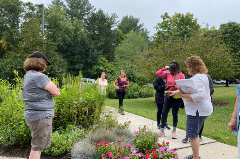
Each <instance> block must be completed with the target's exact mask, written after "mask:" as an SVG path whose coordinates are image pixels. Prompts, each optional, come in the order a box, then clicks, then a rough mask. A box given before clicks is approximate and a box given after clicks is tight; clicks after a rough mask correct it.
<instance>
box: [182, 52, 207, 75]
mask: <svg viewBox="0 0 240 159" xmlns="http://www.w3.org/2000/svg"><path fill="white" fill-rule="evenodd" d="M185 64H186V65H187V67H188V71H189V73H190V74H191V75H195V74H197V73H205V74H207V73H208V69H207V67H206V65H205V63H204V62H203V60H202V59H201V57H199V56H191V57H188V58H187V59H186V61H185Z"/></svg>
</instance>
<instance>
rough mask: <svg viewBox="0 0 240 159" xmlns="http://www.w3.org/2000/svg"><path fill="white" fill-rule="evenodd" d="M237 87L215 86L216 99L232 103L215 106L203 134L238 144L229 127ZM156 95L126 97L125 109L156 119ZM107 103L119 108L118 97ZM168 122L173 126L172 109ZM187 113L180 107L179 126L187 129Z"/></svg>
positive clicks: (214, 97) (231, 143)
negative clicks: (150, 96)
mask: <svg viewBox="0 0 240 159" xmlns="http://www.w3.org/2000/svg"><path fill="white" fill-rule="evenodd" d="M236 88H237V87H215V88H214V89H215V92H214V95H213V100H214V101H224V102H229V103H230V104H229V105H228V106H225V107H215V108H214V112H213V113H212V115H210V116H209V117H208V118H207V119H206V121H205V126H204V130H203V134H202V135H203V136H206V137H208V138H211V139H214V140H217V141H219V142H222V143H225V144H228V145H232V146H237V135H233V134H232V133H231V132H230V130H229V129H228V126H227V124H228V122H229V121H230V119H231V115H232V111H233V108H234V104H235V100H236ZM154 100H155V99H154V97H152V98H138V99H125V100H124V102H123V103H124V110H126V111H127V112H130V113H133V114H136V115H139V116H142V117H145V118H148V119H152V120H156V114H157V108H156V107H154V106H153V104H154ZM106 105H109V106H111V107H114V108H118V99H108V100H107V101H106ZM168 116H169V117H168V124H169V125H171V126H172V113H171V110H170V112H169V114H168ZM186 117H187V116H186V113H185V110H184V109H180V110H179V113H178V120H179V121H178V128H180V129H183V130H186Z"/></svg>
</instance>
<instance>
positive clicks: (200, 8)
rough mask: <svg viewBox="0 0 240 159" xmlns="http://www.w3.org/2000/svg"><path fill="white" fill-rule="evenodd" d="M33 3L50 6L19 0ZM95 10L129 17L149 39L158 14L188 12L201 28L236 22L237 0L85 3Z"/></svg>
mask: <svg viewBox="0 0 240 159" xmlns="http://www.w3.org/2000/svg"><path fill="white" fill-rule="evenodd" d="M22 1H24V2H28V1H30V2H32V3H34V4H40V3H43V4H45V5H47V4H50V3H51V0H22ZM89 2H90V3H91V4H92V5H93V6H94V7H95V8H96V9H100V8H101V9H102V10H103V11H104V12H105V13H108V14H112V13H116V14H117V16H118V21H120V20H121V19H122V17H123V16H126V15H133V16H134V17H136V18H139V19H140V23H143V24H144V27H145V28H147V30H148V31H150V34H149V35H150V36H153V35H154V33H156V30H155V28H154V26H156V25H157V23H159V22H162V19H161V17H160V16H161V15H163V14H164V13H165V12H167V13H168V14H169V15H170V16H172V15H174V14H175V13H183V14H186V13H187V12H190V13H191V14H193V15H194V18H197V19H198V24H200V25H201V26H202V27H205V26H206V24H208V25H209V27H212V26H215V27H216V28H217V29H218V28H219V27H220V24H224V23H227V22H229V21H232V22H237V23H240V8H239V7H240V0H222V1H221V0H89Z"/></svg>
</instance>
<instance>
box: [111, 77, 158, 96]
mask: <svg viewBox="0 0 240 159" xmlns="http://www.w3.org/2000/svg"><path fill="white" fill-rule="evenodd" d="M129 85H130V86H129V87H127V90H126V94H125V99H132V98H148V97H153V92H154V89H153V87H145V86H140V85H138V84H137V83H133V82H131V81H130V84H129ZM107 97H108V98H110V99H118V96H117V93H116V88H115V87H114V86H113V84H112V83H109V84H108V87H107Z"/></svg>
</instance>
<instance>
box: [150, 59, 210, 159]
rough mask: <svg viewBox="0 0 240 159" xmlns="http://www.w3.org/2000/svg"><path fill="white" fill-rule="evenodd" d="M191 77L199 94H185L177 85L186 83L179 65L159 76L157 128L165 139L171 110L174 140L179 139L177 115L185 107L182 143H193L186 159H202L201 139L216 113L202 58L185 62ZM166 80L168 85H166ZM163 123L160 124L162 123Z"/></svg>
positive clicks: (157, 80)
mask: <svg viewBox="0 0 240 159" xmlns="http://www.w3.org/2000/svg"><path fill="white" fill-rule="evenodd" d="M185 64H186V66H187V70H188V73H189V75H190V77H191V79H192V80H193V83H194V85H195V89H196V93H193V94H184V92H182V90H181V89H179V88H178V87H177V85H176V80H179V79H185V75H184V74H183V73H181V70H180V67H179V64H178V62H177V61H175V60H173V61H172V62H171V63H170V66H168V67H165V68H162V69H160V70H159V71H157V72H156V75H158V77H157V78H156V81H155V83H154V88H155V89H156V94H155V102H156V103H157V107H158V112H157V126H158V128H159V129H160V133H159V135H160V136H165V133H164V128H165V127H166V126H167V116H168V112H169V110H170V108H172V116H173V131H172V135H171V137H172V139H176V138H177V134H176V127H177V123H178V111H179V108H180V106H182V105H184V107H185V111H186V114H187V122H186V138H185V139H183V142H184V143H185V142H188V141H190V143H191V147H192V151H193V154H192V155H189V156H187V157H185V159H199V158H200V157H199V145H200V144H199V142H200V139H199V136H201V132H202V129H203V124H204V121H205V119H206V118H207V116H209V115H211V113H212V112H213V105H212V102H211V95H212V93H213V84H212V80H211V78H210V76H209V75H207V73H208V70H207V67H206V66H205V64H204V62H203V60H202V59H201V58H200V57H199V56H192V57H189V58H187V59H186V61H185ZM163 78H164V79H166V81H167V82H166V83H165V82H164V81H163ZM160 121H161V123H160Z"/></svg>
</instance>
